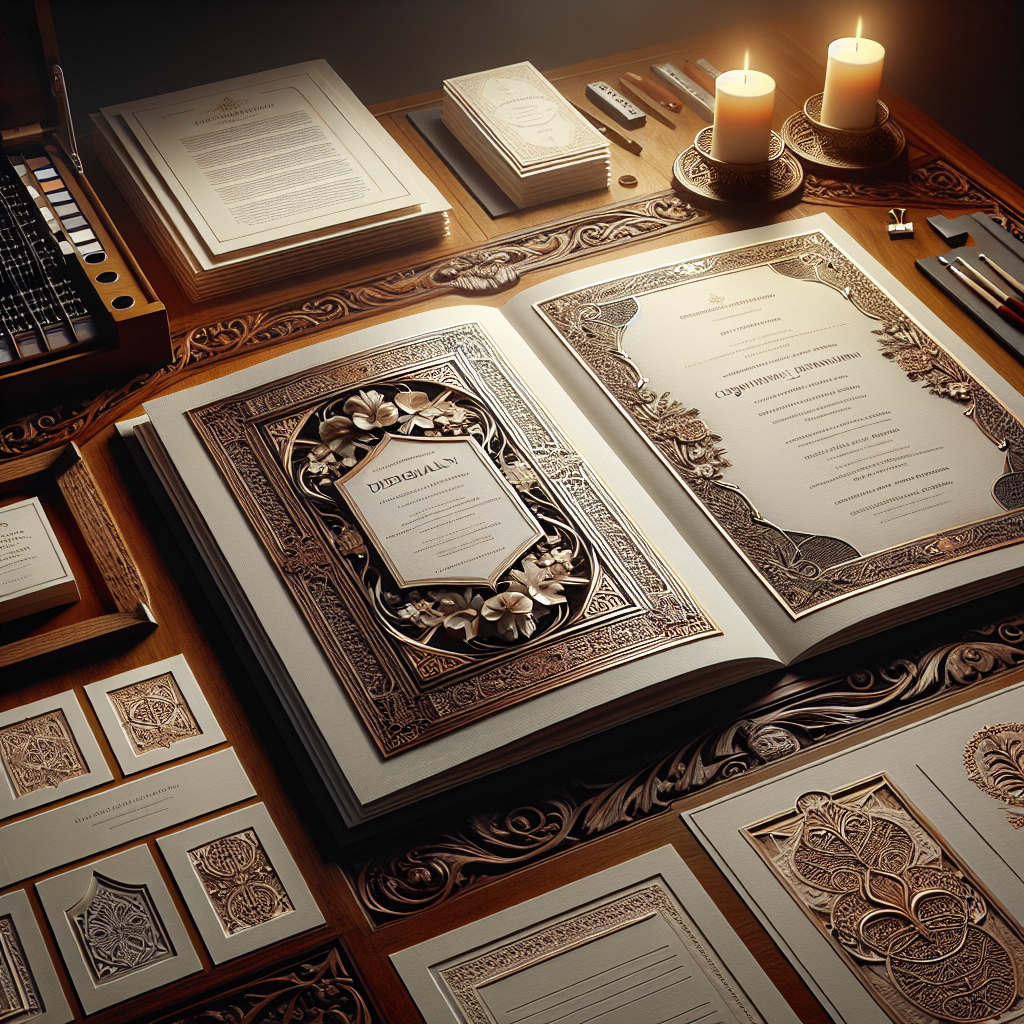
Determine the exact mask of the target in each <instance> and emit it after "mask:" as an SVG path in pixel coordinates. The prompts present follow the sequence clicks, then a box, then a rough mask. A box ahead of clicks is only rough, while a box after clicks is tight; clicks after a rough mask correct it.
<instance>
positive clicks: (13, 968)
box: [0, 914, 40, 1021]
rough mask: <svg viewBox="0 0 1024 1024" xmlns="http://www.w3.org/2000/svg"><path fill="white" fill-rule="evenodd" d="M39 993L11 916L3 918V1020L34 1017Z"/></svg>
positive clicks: (0, 994)
mask: <svg viewBox="0 0 1024 1024" xmlns="http://www.w3.org/2000/svg"><path fill="white" fill-rule="evenodd" d="M39 1012H40V1001H39V993H38V992H37V991H36V985H35V979H34V978H33V977H32V971H31V969H30V968H29V965H28V962H27V960H26V958H25V951H24V949H22V944H21V938H20V936H19V935H18V929H17V927H16V925H15V923H14V919H13V918H12V917H11V915H10V914H7V915H4V916H0V1021H11V1020H17V1019H19V1018H22V1017H35V1016H37V1015H38V1014H39Z"/></svg>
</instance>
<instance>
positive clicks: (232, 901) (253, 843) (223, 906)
mask: <svg viewBox="0 0 1024 1024" xmlns="http://www.w3.org/2000/svg"><path fill="white" fill-rule="evenodd" d="M188 859H189V861H190V863H191V864H192V870H193V871H195V873H196V875H197V877H198V878H199V881H200V882H201V883H202V886H203V889H204V890H206V895H207V896H208V897H209V899H210V903H211V904H212V905H213V909H214V911H215V912H216V914H217V917H218V918H219V920H220V924H221V927H222V928H223V929H224V932H225V934H226V935H234V934H235V933H236V932H241V931H245V929H246V928H255V927H256V926H257V925H261V924H266V923H267V922H268V921H273V920H274V918H275V917H280V916H281V915H282V914H290V913H291V912H292V911H293V910H295V907H294V906H293V905H292V901H291V899H290V897H289V896H288V893H287V892H286V891H285V888H284V886H283V885H282V884H281V879H280V878H279V877H278V874H277V872H276V871H275V870H274V865H273V864H271V863H270V858H269V857H267V854H266V851H265V850H264V849H263V845H262V844H261V843H260V840H259V837H258V836H257V835H256V832H255V831H254V830H253V829H251V828H249V829H245V831H243V832H236V833H234V834H233V835H228V836H224V837H223V838H222V839H215V840H214V841H213V842H212V843H207V844H206V845H204V846H200V847H198V848H196V849H195V850H189V851H188Z"/></svg>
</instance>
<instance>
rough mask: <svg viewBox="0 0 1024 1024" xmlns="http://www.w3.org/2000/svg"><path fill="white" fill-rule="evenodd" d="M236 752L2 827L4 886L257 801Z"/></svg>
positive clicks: (0, 852) (199, 760) (208, 757)
mask: <svg viewBox="0 0 1024 1024" xmlns="http://www.w3.org/2000/svg"><path fill="white" fill-rule="evenodd" d="M255 795H256V791H255V790H254V789H253V788H252V783H251V782H250V781H249V777H248V776H247V775H246V774H245V769H244V768H243V767H242V764H241V762H240V761H239V760H238V756H237V755H236V754H235V751H234V750H233V749H232V748H230V747H229V748H228V749H227V750H219V751H217V752H216V753H213V754H207V755H206V756H205V757H200V758H196V759H195V760H194V761H186V762H185V763H184V764H178V765H174V766H172V767H171V768H165V769H164V770H163V771H160V772H154V773H153V774H152V775H147V776H145V777H144V778H141V779H135V780H133V781H131V782H125V783H123V784H122V785H120V786H115V787H113V788H112V789H108V790H106V791H104V792H103V793H96V794H94V795H93V796H87V797H84V798H83V799H81V800H74V801H72V802H71V803H68V804H64V805H63V806H61V807H54V808H52V809H51V810H49V811H45V812H43V813H42V814H36V815H33V816H32V817H29V818H22V819H21V820H20V821H15V822H12V823H11V824H10V825H5V826H4V827H3V828H0V885H9V884H10V883H12V882H18V881H20V880H21V879H23V878H29V877H31V876H32V875H38V874H41V873H42V872H44V871H49V870H50V869H51V868H55V867H59V866H60V865H61V864H68V863H70V862H71V861H75V860H78V859H80V858H81V857H91V856H92V855H94V854H96V853H100V852H101V851H103V850H109V849H111V847H114V846H120V845H121V844H122V843H127V842H130V841H131V840H133V839H138V838H140V837H141V836H147V835H150V834H151V833H153V832H159V831H160V830H161V829H165V828H170V827H172V826H174V825H179V824H181V822H183V821H188V820H189V819H191V818H197V817H199V815H201V814H208V813H209V812H210V811H216V810H219V809H220V808H221V807H226V806H228V805H229V804H234V803H238V802H239V801H240V800H246V799H248V798H249V797H251V796H255Z"/></svg>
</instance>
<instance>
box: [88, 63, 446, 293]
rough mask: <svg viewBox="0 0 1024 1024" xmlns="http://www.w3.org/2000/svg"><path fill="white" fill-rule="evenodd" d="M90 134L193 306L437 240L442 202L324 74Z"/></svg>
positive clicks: (108, 119)
mask: <svg viewBox="0 0 1024 1024" xmlns="http://www.w3.org/2000/svg"><path fill="white" fill-rule="evenodd" d="M92 120H93V125H94V127H95V139H96V152H97V154H98V155H99V157H100V159H101V160H102V161H103V164H104V166H105V167H106V168H107V170H108V171H109V172H110V174H111V176H112V177H113V178H114V180H115V181H116V182H117V184H118V186H119V187H120V188H121V190H122V191H123V192H124V194H125V196H126V197H127V199H128V201H129V202H130V203H131V205H132V208H133V209H134V210H135V213H136V214H137V216H138V217H139V219H140V220H141V221H142V224H143V225H144V227H145V228H146V230H147V232H148V233H149V235H150V236H151V237H152V239H153V241H154V242H155V244H156V246H157V248H158V249H159V250H160V254H161V255H162V256H163V258H164V260H165V262H166V263H167V265H168V266H169V267H170V269H171V270H172V271H173V273H174V275H175V277H177V279H178V280H179V282H180V283H181V284H182V286H183V287H184V289H185V291H186V292H187V293H188V295H189V297H190V298H192V299H193V300H195V299H202V298H206V297H208V296H210V295H215V294H218V293H221V292H226V291H233V290H236V289H240V288H247V287H252V286H254V285H260V284H266V283H269V282H271V281H275V280H277V279H278V278H280V277H282V276H285V275H289V274H295V273H299V272H304V271H307V270H311V269H316V268H318V267H322V266H325V265H327V264H330V263H334V262H338V261H339V260H345V259H351V258H352V257H355V256H362V255H364V254H366V253H370V252H376V251H379V250H382V249H389V248H394V247H398V246H407V245H424V244H429V243H430V242H433V241H435V240H436V239H438V238H440V237H442V236H443V235H444V234H446V233H447V226H448V209H449V206H448V204H447V203H446V202H445V200H444V197H443V196H442V195H441V194H440V193H439V192H438V191H437V189H436V188H435V187H434V186H433V185H432V184H431V183H430V181H429V180H428V179H427V177H426V176H425V175H424V174H423V173H422V172H421V171H420V170H419V169H418V168H417V167H416V166H415V164H413V162H412V160H410V159H409V157H408V156H406V154H405V153H404V152H403V150H402V149H401V147H400V146H399V145H398V144H397V143H396V142H395V141H394V139H392V138H391V136H390V135H388V133H387V132H386V131H385V130H384V128H382V127H381V125H380V124H378V123H377V121H376V120H375V119H374V117H373V115H372V114H370V112H369V111H368V110H367V109H366V107H364V106H363V105H362V104H361V103H360V102H359V100H358V99H356V97H355V95H354V94H353V93H352V91H351V90H350V89H349V88H348V87H347V86H346V85H345V83H344V82H342V80H341V79H340V78H339V77H338V76H337V75H336V74H335V73H334V71H332V70H331V68H330V66H329V65H328V64H327V63H326V62H325V61H322V60H318V61H310V62H308V63H305V64H295V65H292V66H291V67H286V68H280V69H278V70H276V71H268V72H263V73H261V74H257V75H247V76H245V77H244V78H235V79H231V80H230V81H226V82H218V83H215V84H214V85H208V86H202V87H199V88H195V89H186V90H183V91H182V92H176V93H170V94H168V95H164V96H154V97H151V98H149V99H146V100H138V101H135V102H132V103H124V104H121V105H119V106H114V107H104V108H103V110H102V111H100V113H99V114H94V115H93V118H92Z"/></svg>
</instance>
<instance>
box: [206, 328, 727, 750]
mask: <svg viewBox="0 0 1024 1024" xmlns="http://www.w3.org/2000/svg"><path fill="white" fill-rule="evenodd" d="M189 416H190V418H191V420H192V422H193V424H194V426H195V428H196V430H197V432H198V433H199V436H200V437H201V438H202V440H203V442H204V443H205V445H206V446H207V448H208V450H209V452H210V453H211V455H212V456H213V458H214V459H215V461H216V464H217V465H218V467H219V469H220V470H221V472H222V473H223V474H224V477H225V479H226V480H227V482H228V484H229V486H230V487H231V489H232V491H233V493H234V495H235V497H236V499H237V500H238V502H239V504H240V506H241V507H242V509H243V510H244V512H245V514H246V516H247V518H248V519H249V522H250V523H251V525H252V527H253V529H254V530H255V531H256V533H257V535H258V536H259V537H260V539H261V541H262V542H263V545H264V547H265V549H266V551H267V552H268V554H269V555H270V557H271V558H272V560H273V561H274V563H275V565H276V567H277V570H278V572H279V574H280V577H281V579H282V581H283V582H284V584H285V585H286V586H287V588H288V590H289V591H290V592H291V595H292V597H293V599H294V600H295V601H296V603H297V604H298V606H299V607H300V608H301V609H302V613H303V615H304V617H305V619H306V621H307V622H308V623H309V626H310V628H311V630H312V631H313V633H314V635H315V636H316V638H317V641H318V642H319V644H320V646H321V648H322V650H323V652H324V653H325V655H326V656H327V658H328V659H329V660H330V662H331V664H332V665H333V667H334V669H335V671H336V672H337V675H338V677H339V679H340V680H341V681H342V683H343V684H344V686H345V688H346V689H347V691H348V693H349V696H350V698H351V700H352V702H353V704H354V705H355V707H356V708H357V709H358V711H359V714H360V715H361V717H362V719H363V721H364V723H365V725H366V727H367V729H368V730H369V732H370V734H371V735H372V737H373V739H374V741H375V742H376V744H377V745H378V747H379V749H380V751H381V752H382V753H383V754H384V755H385V756H388V755H391V754H395V753H398V752H400V751H402V750H405V749H408V748H409V747H411V746H414V745H416V744H419V743H422V742H424V741H425V740H428V739H431V738H433V737H435V736H440V735H442V734H444V733H446V732H449V731H451V730H453V729H456V728H458V727H460V726H462V725H464V724H466V723H469V722H471V721H473V720H475V719H478V718H481V717H483V716H485V715H488V714H491V713H493V712H495V711H497V710H500V709H502V708H505V707H508V706H509V705H511V704H514V703H517V702H519V701H522V700H525V699H527V698H529V697H532V696H535V695H537V694H540V693H543V692H545V691H547V690H550V689H552V688H554V687H557V686H562V685H564V684H566V683H569V682H573V681H575V680H578V679H581V678H584V677H586V676H588V675H590V674H593V673H595V672H599V671H601V670H602V669H605V668H610V667H612V666H615V665H621V664H624V663H626V662H628V661H630V660H632V659H635V658H640V657H643V656H645V655H647V654H652V653H655V652H657V651H663V650H667V649H669V648H671V647H673V646H676V645H678V644H681V643H685V642H687V641H690V640H695V639H699V638H700V637H703V636H710V635H713V634H715V633H716V632H717V631H718V630H717V627H716V626H715V624H714V623H713V622H712V621H711V619H710V618H709V616H708V615H707V614H706V613H705V612H704V611H703V610H702V609H701V608H700V606H699V605H698V604H697V603H696V602H695V601H694V599H693V598H692V597H691V595H690V594H689V593H688V591H687V590H686V588H685V587H684V586H683V585H682V584H681V583H680V582H679V580H678V579H677V578H676V577H675V576H674V574H673V573H672V571H671V569H670V568H669V567H668V566H667V565H666V564H665V563H664V562H663V561H662V560H661V559H660V558H659V556H658V555H657V554H656V553H655V552H654V551H653V549H652V548H651V547H650V545H649V544H648V543H647V542H646V540H645V539H644V537H643V536H642V535H641V534H640V533H639V531H638V530H637V529H636V527H635V526H634V525H633V524H632V523H631V522H630V520H629V519H628V518H627V517H626V516H625V515H624V514H623V513H622V511H621V510H620V509H619V507H618V506H617V504H616V503H615V501H614V500H613V499H612V497H611V496H610V495H609V494H608V493H607V492H606V491H605V490H604V488H603V486H602V485H601V484H600V482H599V480H598V478H597V476H596V475H595V474H594V473H593V471H592V470H591V469H590V467H588V466H587V465H586V464H585V463H583V461H582V460H581V459H580V458H579V456H578V455H576V454H575V452H573V451H572V450H571V449H570V448H569V447H568V444H567V442H566V441H565V440H564V439H563V438H562V436H561V435H560V433H559V431H558V430H557V428H556V427H555V426H554V425H553V423H552V422H551V420H550V419H549V417H548V414H547V413H546V412H545V411H544V410H543V409H541V408H540V407H539V406H538V405H537V403H536V402H535V401H534V400H532V399H531V397H530V395H529V393H528V392H527V390H526V388H525V386H524V385H523V384H522V382H521V381H520V380H519V379H518V378H517V377H516V375H515V374H514V372H513V371H512V370H511V368H510V367H509V366H508V365H507V364H506V363H505V361H504V359H503V357H502V356H501V355H500V354H499V352H498V350H497V348H496V347H495V346H494V344H493V343H492V342H491V340H490V338H489V337H488V336H487V334H486V333H485V332H484V331H483V330H482V328H480V327H479V325H477V324H474V323H468V324H463V325H461V326H457V327H452V328H450V329H448V330H445V331H440V332H435V333H432V334H428V335H424V336H423V337H420V338H416V339H413V340H410V341H406V342H401V343H396V344H393V345H391V346H389V347H387V348H384V349H378V350H376V351H374V352H373V353H372V354H369V355H367V354H363V355H361V356H359V357H355V358H349V359H343V360H338V361H336V362H334V363H328V364H326V365H318V366H316V367H314V368H311V369H309V370H306V371H304V372H301V373H299V374H296V375H293V376H291V377H287V378H285V379H283V380H279V381H275V382H273V383H270V384H267V385H264V386H262V387H259V388H257V389H255V390H253V391H249V392H246V393H244V394H239V395H235V396H233V397H231V398H228V399H224V400H221V401H217V402H215V403H213V404H210V405H206V406H203V407H201V408H198V409H194V410H192V411H191V412H190V413H189ZM467 445H469V446H472V447H470V448H469V449H467V447H466V446H467ZM385 446H386V447H387V448H388V449H389V455H388V458H389V459H391V460H392V461H391V462H388V464H387V465H388V466H393V470H394V471H392V469H387V471H386V472H384V471H374V470H373V469H372V465H373V463H374V462H375V461H376V460H377V459H378V456H379V453H380V452H381V450H382V449H383V447H385ZM392 452H398V453H399V454H398V455H394V454H391V453H392ZM481 458H484V459H486V465H485V466H481V465H479V460H480V459H481ZM395 459H397V460H398V461H397V462H396V461H394V460H395ZM460 460H461V461H460ZM399 463H400V464H399ZM474 465H476V466H477V468H476V469H472V467H473V466H474ZM367 467H370V468H367ZM471 469H472V472H470V470H471ZM485 470H486V471H485ZM352 488H358V489H359V490H360V492H361V494H362V495H365V497H364V498H361V499H360V502H355V501H350V500H349V499H348V498H347V497H346V494H347V492H348V491H349V490H351V489H352ZM370 501H372V502H373V509H374V511H372V512H371V507H370V505H367V504H366V502H370ZM357 510H358V511H357ZM385 511H386V512H387V515H386V516H385V515H384V512H385ZM512 523H517V524H519V525H518V526H516V528H515V529H514V530H511V529H510V528H509V524H512ZM412 537H418V538H419V539H418V540H417V541H416V543H415V544H411V543H410V542H409V538H412ZM410 549H411V550H412V551H414V552H418V553H419V557H420V558H421V559H423V560H425V564H426V565H428V566H429V567H430V568H429V571H428V572H427V573H426V574H423V573H420V574H418V575H415V574H414V575H413V576H412V577H410V576H409V575H408V573H409V572H411V571H413V570H411V569H407V568H403V567H402V566H400V565H399V563H398V561H397V557H396V556H397V554H398V553H399V552H407V551H409V550H410ZM403 565H404V563H403ZM410 579H411V580H415V581H418V582H417V583H416V585H414V586H413V585H403V583H408V582H409V580H410ZM423 579H428V580H432V581H433V582H427V583H423V582H421V581H422V580H423Z"/></svg>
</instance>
